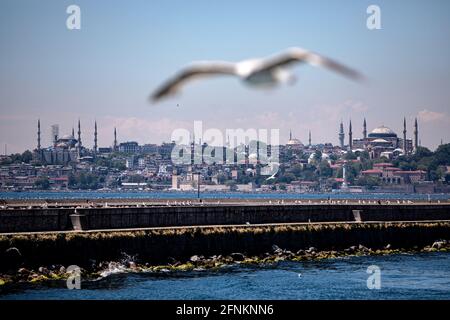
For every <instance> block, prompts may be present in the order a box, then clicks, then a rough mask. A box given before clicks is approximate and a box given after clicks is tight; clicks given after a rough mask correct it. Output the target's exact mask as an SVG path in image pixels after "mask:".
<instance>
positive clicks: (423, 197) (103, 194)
mask: <svg viewBox="0 0 450 320" xmlns="http://www.w3.org/2000/svg"><path fill="white" fill-rule="evenodd" d="M200 198H201V199H217V200H220V199H236V200H260V199H261V200H269V199H279V200H282V199H284V200H319V201H320V200H328V199H330V200H356V201H358V200H372V201H373V200H391V201H392V200H411V201H428V200H431V201H438V200H439V201H448V200H449V199H450V194H445V193H433V194H424V193H379V192H365V193H362V192H361V193H344V192H329V193H324V192H315V193H293V192H226V193H224V192H202V193H200ZM47 199H48V200H114V199H124V200H128V199H130V200H136V201H139V200H158V199H159V200H176V199H184V200H186V199H188V200H191V201H194V200H196V199H197V192H192V191H137V190H134V191H112V190H111V191H97V190H94V191H80V190H67V191H54V190H51V191H50V190H49V191H21V192H15V191H0V201H1V200H3V201H6V202H9V201H14V202H15V201H20V200H47Z"/></svg>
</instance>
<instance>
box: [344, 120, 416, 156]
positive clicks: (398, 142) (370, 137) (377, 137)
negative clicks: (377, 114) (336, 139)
mask: <svg viewBox="0 0 450 320" xmlns="http://www.w3.org/2000/svg"><path fill="white" fill-rule="evenodd" d="M415 129H416V130H415V131H417V127H416V128H415ZM352 146H353V148H352V150H354V149H358V150H360V149H363V150H365V151H368V152H369V154H370V156H371V158H380V157H381V156H383V157H387V158H392V157H395V156H399V155H403V154H407V153H410V152H412V150H413V143H412V140H410V139H407V138H406V120H404V122H403V138H399V137H398V135H397V133H396V132H394V131H393V130H392V129H391V128H389V127H386V126H384V125H381V126H379V127H376V128H375V129H373V130H372V131H371V132H370V133H369V134H367V126H366V120H365V119H364V123H363V138H362V139H354V140H353V144H352ZM400 150H401V152H400Z"/></svg>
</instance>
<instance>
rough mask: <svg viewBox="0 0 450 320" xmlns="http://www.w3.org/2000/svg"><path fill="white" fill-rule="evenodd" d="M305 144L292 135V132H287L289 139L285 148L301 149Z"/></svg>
mask: <svg viewBox="0 0 450 320" xmlns="http://www.w3.org/2000/svg"><path fill="white" fill-rule="evenodd" d="M304 147H305V146H304V145H303V143H302V142H301V141H300V140H298V139H295V138H293V137H292V132H289V140H288V142H287V143H286V148H288V149H290V150H303V148H304Z"/></svg>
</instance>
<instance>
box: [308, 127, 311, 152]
mask: <svg viewBox="0 0 450 320" xmlns="http://www.w3.org/2000/svg"><path fill="white" fill-rule="evenodd" d="M308 142H309V147H310V148H311V130H309V140H308Z"/></svg>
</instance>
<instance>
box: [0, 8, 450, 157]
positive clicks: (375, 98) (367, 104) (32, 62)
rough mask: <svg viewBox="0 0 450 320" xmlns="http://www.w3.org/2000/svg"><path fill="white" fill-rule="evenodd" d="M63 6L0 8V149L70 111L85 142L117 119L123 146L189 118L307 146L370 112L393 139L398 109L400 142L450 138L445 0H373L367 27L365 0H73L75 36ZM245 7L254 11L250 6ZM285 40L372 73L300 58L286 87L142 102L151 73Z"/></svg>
mask: <svg viewBox="0 0 450 320" xmlns="http://www.w3.org/2000/svg"><path fill="white" fill-rule="evenodd" d="M70 4H72V3H69V2H68V1H58V2H57V1H46V2H45V3H28V2H27V3H26V6H27V8H29V9H30V10H22V9H21V8H22V7H23V3H22V1H9V0H7V1H4V2H2V3H1V4H0V6H1V10H0V30H1V31H0V39H1V40H2V43H4V44H5V45H4V48H5V50H4V53H3V54H2V58H1V59H0V69H1V70H2V72H1V73H0V95H1V96H2V99H1V101H0V103H1V105H0V107H1V110H2V112H1V115H0V145H1V146H2V148H3V146H4V145H5V144H7V146H8V153H14V152H21V151H23V150H25V149H30V150H31V149H34V148H35V147H36V140H35V139H34V137H35V132H36V120H37V119H38V118H40V119H41V121H42V123H41V126H42V128H41V130H43V131H47V130H49V127H50V125H51V124H54V123H58V124H59V125H60V130H61V133H62V134H66V133H70V130H71V128H72V127H76V125H77V120H78V119H81V122H82V123H84V124H85V125H84V126H85V129H83V133H84V135H85V136H86V137H93V131H94V125H93V124H94V121H95V120H96V121H97V123H98V145H99V146H109V145H111V144H112V140H113V137H112V132H113V130H114V128H115V127H116V128H117V131H118V132H119V136H120V140H121V141H130V140H134V141H137V142H139V143H140V144H144V143H161V142H163V141H166V142H169V140H170V134H171V132H172V131H173V130H174V129H176V128H185V129H188V130H190V129H191V128H192V126H193V122H194V121H195V120H201V121H203V123H204V124H205V126H206V127H210V128H218V129H220V130H222V131H224V130H225V129H226V128H235V129H237V128H244V129H246V128H268V129H270V128H280V129H281V131H280V142H283V141H286V140H287V139H288V136H289V129H291V130H292V133H293V136H294V137H295V138H297V139H299V140H301V141H302V142H303V143H304V144H307V141H308V134H309V131H311V132H312V140H313V143H317V142H331V143H333V144H335V145H337V144H338V141H339V140H338V136H337V133H336V132H337V130H338V129H339V127H338V126H339V122H340V121H341V119H342V120H343V121H344V124H345V128H346V131H347V126H348V121H349V120H350V119H351V120H352V124H353V136H354V137H359V136H361V132H362V122H363V118H364V117H365V118H367V119H368V120H369V119H370V120H369V122H368V130H369V131H370V130H372V129H373V128H375V127H378V126H380V125H385V126H387V127H390V128H391V129H392V130H394V131H395V132H397V133H398V134H399V136H400V135H401V132H402V130H403V127H402V125H403V123H402V121H403V117H406V120H407V124H408V128H409V129H408V131H409V134H408V135H409V137H412V130H411V129H412V126H413V121H414V119H415V118H416V117H417V118H418V121H419V123H420V130H421V139H420V140H421V142H422V143H421V144H422V145H423V146H426V147H428V148H430V149H432V150H433V149H435V148H436V147H437V146H438V145H439V144H440V143H441V140H442V141H443V142H444V143H446V142H448V141H450V113H449V107H448V101H450V92H448V90H447V89H446V88H448V86H449V85H450V76H449V72H448V71H449V70H450V62H449V61H448V59H447V57H448V56H449V55H450V46H449V45H448V43H447V39H448V38H449V36H450V22H449V21H448V19H447V16H446V14H445V11H446V10H445V8H450V4H449V3H448V2H446V1H440V5H439V6H432V7H428V6H427V4H426V3H421V2H419V1H397V2H395V3H392V2H389V1H377V5H379V6H380V8H381V12H382V29H381V30H368V29H367V28H366V19H367V13H366V8H367V7H368V5H370V4H372V2H371V1H349V2H348V3H345V4H337V3H333V2H328V1H322V2H320V3H311V2H309V1H292V2H289V1H288V2H286V4H285V5H284V6H283V7H281V6H279V5H277V4H276V3H275V2H265V3H260V2H252V1H249V2H246V3H245V4H237V3H233V2H232V1H230V2H227V3H220V4H219V3H217V4H208V3H207V2H204V1H199V2H196V3H189V4H188V3H183V2H180V1H171V2H169V3H166V2H164V3H163V2H152V3H147V2H144V1H135V2H134V5H127V4H125V3H123V4H121V3H118V4H117V5H115V6H114V8H113V7H110V6H109V5H108V2H102V1H98V2H95V3H93V2H89V1H77V5H79V6H80V8H81V12H82V23H81V30H74V31H70V30H67V28H66V25H65V20H66V18H67V16H68V15H67V14H66V11H65V10H66V8H67V6H68V5H70ZM236 5H239V6H240V7H241V10H240V11H239V12H236V10H234V9H235V6H236ZM173 6H177V7H178V8H179V10H176V12H175V11H174V10H172V8H173ZM255 8H257V12H258V14H257V15H255V14H252V12H254V10H255ZM447 11H448V10H447ZM199 12H203V13H204V14H202V15H201V16H199ZM162 17H164V18H162ZM36 18H37V20H38V22H36ZM418 21H419V22H420V23H417V22H418ZM231 22H233V23H231ZM35 23H37V24H38V27H36V26H35V25H34V24H35ZM206 25H207V26H208V28H205V26H206ZM268 40H269V41H268ZM206 44H207V45H206ZM290 46H301V47H305V48H307V49H310V50H313V51H317V52H319V53H321V54H324V55H327V56H330V57H333V58H336V59H337V60H339V61H341V62H343V63H346V64H348V65H350V66H352V67H354V68H357V69H358V70H361V71H362V72H363V73H364V74H365V75H366V76H367V77H368V79H369V81H368V83H367V84H365V85H360V84H356V83H352V82H350V81H346V80H345V79H344V80H343V79H341V78H339V77H338V76H335V75H333V74H330V73H328V72H326V71H322V70H318V69H313V68H311V67H305V68H295V71H294V72H295V74H296V75H297V76H298V78H299V81H298V83H297V84H295V85H294V86H291V87H286V88H279V89H277V90H273V91H267V92H264V91H263V92H260V91H253V90H249V89H248V88H245V87H241V85H240V84H239V83H238V82H236V81H234V80H232V79H217V80H214V81H212V82H211V83H194V84H192V85H189V88H188V90H185V91H183V94H182V95H180V96H177V97H176V98H172V99H168V100H167V101H164V102H163V103H161V105H158V106H153V105H150V104H149V103H148V101H147V97H148V95H149V93H150V92H151V91H152V90H153V89H155V88H156V87H157V86H158V84H159V83H160V82H161V80H163V79H165V78H166V77H168V76H170V75H172V74H173V72H174V71H176V70H177V69H178V68H180V67H182V66H184V65H186V64H187V63H189V62H190V61H194V60H206V59H220V60H229V61H237V60H241V59H246V58H250V57H263V56H266V55H268V54H273V53H275V52H278V51H280V50H282V49H284V48H286V47H290ZM424 57H426V58H425V59H424ZM49 136H50V134H44V133H43V135H42V142H41V143H42V145H43V146H46V145H49V144H50V142H51V141H50V138H49ZM32 137H33V138H32ZM93 143H94V142H93V138H92V139H86V138H84V139H83V144H85V145H86V146H88V147H92V146H93Z"/></svg>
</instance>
